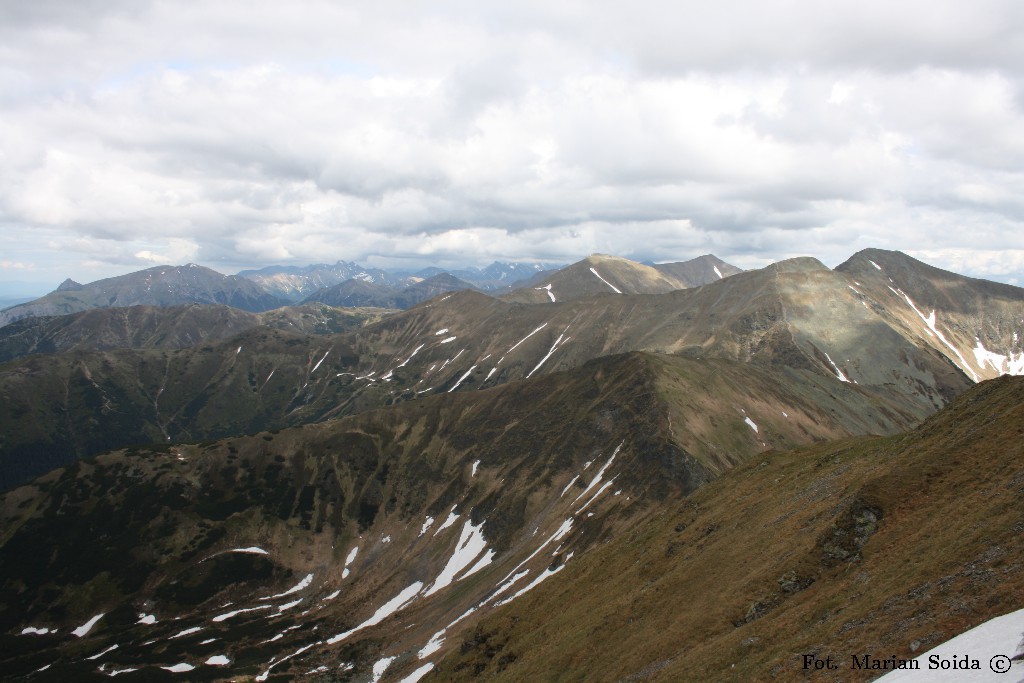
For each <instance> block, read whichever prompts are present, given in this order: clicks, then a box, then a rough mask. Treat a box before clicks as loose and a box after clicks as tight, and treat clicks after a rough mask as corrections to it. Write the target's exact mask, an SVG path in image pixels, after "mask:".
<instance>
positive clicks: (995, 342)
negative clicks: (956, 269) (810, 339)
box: [836, 249, 1024, 381]
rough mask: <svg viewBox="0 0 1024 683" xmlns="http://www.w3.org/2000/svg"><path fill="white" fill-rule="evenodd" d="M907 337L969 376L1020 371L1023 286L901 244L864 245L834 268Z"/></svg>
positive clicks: (1023, 363) (1022, 370) (986, 376)
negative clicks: (972, 274)
mask: <svg viewBox="0 0 1024 683" xmlns="http://www.w3.org/2000/svg"><path fill="white" fill-rule="evenodd" d="M836 271H837V272H840V273H842V274H843V275H845V276H846V277H847V278H848V279H849V280H850V285H849V287H850V289H851V291H853V292H855V293H856V294H857V296H858V297H860V298H861V299H862V300H863V301H864V306H865V307H868V306H870V307H871V309H872V310H873V311H875V312H876V313H878V314H879V315H880V316H881V317H882V318H883V319H884V320H885V322H886V323H887V324H888V325H890V326H892V327H893V328H895V329H898V330H900V331H901V333H902V334H903V335H904V336H907V337H909V338H917V339H919V340H920V342H921V343H923V344H926V345H928V346H930V347H932V348H934V349H935V350H936V351H938V352H939V353H941V354H943V355H944V356H946V357H947V358H949V359H950V362H952V363H953V364H955V365H956V366H957V367H958V368H960V369H961V370H962V371H963V372H964V373H965V374H967V375H968V376H969V377H971V378H972V379H973V380H974V381H979V380H982V379H991V378H992V377H997V376H999V375H1000V374H1003V373H1010V374H1024V314H1022V310H1021V309H1022V305H1024V289H1022V288H1020V287H1014V286H1012V285H1005V284H1002V283H998V282H989V281H987V280H979V279H976V278H969V277H964V276H963V275H957V274H956V273H950V272H948V271H945V270H941V269H939V268H935V267H933V266H929V265H928V264H926V263H922V262H920V261H917V260H916V259H913V258H911V257H909V256H907V255H906V254H903V253H900V252H898V251H883V250H881V249H865V250H864V251H861V252H858V253H857V254H854V255H853V256H852V257H851V258H850V259H849V260H847V261H846V262H845V263H843V264H841V265H840V266H838V267H837V268H836Z"/></svg>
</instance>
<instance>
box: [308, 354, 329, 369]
mask: <svg viewBox="0 0 1024 683" xmlns="http://www.w3.org/2000/svg"><path fill="white" fill-rule="evenodd" d="M330 353H331V350H330V349H327V353H325V354H324V357H323V358H321V359H320V360H318V361H317V363H316V365H314V366H313V369H312V370H310V371H309V374H311V375H312V374H313V373H314V372H316V369H317V368H318V367H320V363H323V362H324V361H325V360H326V359H327V356H328V354H330Z"/></svg>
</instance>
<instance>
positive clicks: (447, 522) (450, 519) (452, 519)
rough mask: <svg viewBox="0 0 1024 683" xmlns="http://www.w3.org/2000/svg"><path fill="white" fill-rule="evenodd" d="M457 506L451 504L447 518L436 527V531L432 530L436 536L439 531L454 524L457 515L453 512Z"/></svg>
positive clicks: (457, 517)
mask: <svg viewBox="0 0 1024 683" xmlns="http://www.w3.org/2000/svg"><path fill="white" fill-rule="evenodd" d="M457 507H458V505H453V506H452V509H451V511H450V512H449V513H448V519H446V520H444V524H442V525H441V526H439V527H438V528H437V531H435V532H434V535H435V536H437V535H438V534H439V533H441V532H442V531H444V530H445V529H447V528H448V527H450V526H451V525H452V524H455V522H456V520H458V519H459V516H458V515H457V514H455V508H457Z"/></svg>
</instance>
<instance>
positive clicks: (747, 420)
mask: <svg viewBox="0 0 1024 683" xmlns="http://www.w3.org/2000/svg"><path fill="white" fill-rule="evenodd" d="M743 421H744V422H746V423H747V424H748V425H749V426H750V428H751V429H753V430H754V433H755V434H756V433H757V425H756V424H754V421H753V420H751V419H750V418H749V417H745V418H743Z"/></svg>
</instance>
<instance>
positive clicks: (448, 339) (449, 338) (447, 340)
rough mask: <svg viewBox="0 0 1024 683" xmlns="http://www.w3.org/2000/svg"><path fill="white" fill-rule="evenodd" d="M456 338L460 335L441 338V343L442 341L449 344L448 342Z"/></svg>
mask: <svg viewBox="0 0 1024 683" xmlns="http://www.w3.org/2000/svg"><path fill="white" fill-rule="evenodd" d="M456 339H458V337H448V338H447V339H442V340H441V343H442V344H447V343H448V342H453V341H455V340H456Z"/></svg>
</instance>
